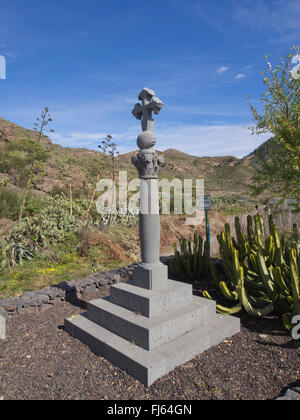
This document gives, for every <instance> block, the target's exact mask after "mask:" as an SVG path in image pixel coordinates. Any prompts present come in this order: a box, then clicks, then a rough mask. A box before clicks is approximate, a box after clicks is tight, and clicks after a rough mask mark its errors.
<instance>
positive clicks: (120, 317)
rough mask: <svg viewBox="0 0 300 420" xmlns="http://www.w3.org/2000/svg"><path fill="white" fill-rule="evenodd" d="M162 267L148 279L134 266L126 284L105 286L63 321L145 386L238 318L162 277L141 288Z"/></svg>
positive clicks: (232, 328)
mask: <svg viewBox="0 0 300 420" xmlns="http://www.w3.org/2000/svg"><path fill="white" fill-rule="evenodd" d="M163 267H164V269H163V270H162V271H160V270H159V269H158V271H157V272H156V271H152V272H151V276H147V275H145V273H144V272H143V271H140V268H138V270H137V273H135V275H136V278H135V279H133V280H132V281H131V282H129V283H121V284H118V285H113V286H111V288H110V297H109V298H106V299H96V300H94V301H91V302H88V308H87V312H85V313H83V314H81V315H75V316H73V317H70V318H67V319H66V320H65V330H66V331H67V332H69V334H71V335H72V336H73V337H75V338H78V339H80V340H81V341H82V342H84V343H85V344H87V345H88V346H89V347H90V348H91V350H92V351H93V352H95V353H96V354H98V355H100V356H102V357H105V358H106V359H107V360H109V361H110V362H112V363H113V364H115V365H116V366H118V367H120V368H121V369H123V370H125V371H126V372H127V373H129V374H130V375H132V376H134V377H135V378H136V379H138V380H139V381H140V382H142V383H143V384H144V385H146V386H150V385H151V384H152V383H153V382H154V381H155V380H156V379H158V378H160V377H161V376H162V375H164V374H166V373H168V372H169V371H171V370H173V369H174V368H175V367H176V366H178V365H180V364H182V363H185V362H186V361H187V360H189V359H191V358H193V357H194V356H196V355H197V354H199V353H201V352H203V351H205V350H207V349H208V348H209V347H211V346H213V345H215V344H218V343H220V342H221V341H222V340H223V339H225V338H226V337H229V336H231V335H233V334H235V333H237V332H239V331H240V322H239V319H238V318H235V317H231V316H221V315H217V314H216V304H215V302H213V301H210V300H207V299H204V298H200V297H196V296H193V293H192V286H191V285H188V284H185V283H181V282H176V281H173V280H168V279H167V280H166V283H164V286H162V287H159V288H156V287H155V288H154V289H152V290H150V289H149V287H144V286H145V285H148V282H150V280H151V281H152V282H153V283H154V284H159V280H160V279H161V278H162V277H161V276H163V274H162V273H165V272H166V271H165V269H166V268H167V267H165V266H163ZM141 273H142V275H141V276H140V274H141ZM149 277H150V278H149ZM141 279H142V280H141ZM136 282H141V287H139V286H137V285H136V284H135V283H136ZM99 374H101V372H99Z"/></svg>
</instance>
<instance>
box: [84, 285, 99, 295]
mask: <svg viewBox="0 0 300 420" xmlns="http://www.w3.org/2000/svg"><path fill="white" fill-rule="evenodd" d="M96 291H97V287H96V285H95V284H91V285H90V286H88V287H87V288H86V289H85V290H84V292H85V293H86V294H87V295H93V294H94V293H96Z"/></svg>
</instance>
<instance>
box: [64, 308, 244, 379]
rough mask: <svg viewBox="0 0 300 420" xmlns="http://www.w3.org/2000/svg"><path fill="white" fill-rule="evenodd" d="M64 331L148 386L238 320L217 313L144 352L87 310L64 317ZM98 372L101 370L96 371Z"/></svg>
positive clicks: (213, 342)
mask: <svg viewBox="0 0 300 420" xmlns="http://www.w3.org/2000/svg"><path fill="white" fill-rule="evenodd" d="M65 331H67V332H68V333H69V334H70V335H71V336H72V337H75V338H77V339H79V340H81V341H82V342H83V343H85V344H87V345H88V346H89V347H90V348H91V350H92V351H93V352H94V353H96V354H97V355H100V356H102V357H104V358H105V359H107V360H109V361H110V362H111V363H113V364H115V365H116V366H118V367H119V368H121V369H123V370H125V371H126V372H127V373H128V374H130V375H132V376H133V377H134V378H136V379H138V380H139V381H140V382H142V383H143V384H144V385H146V386H150V385H151V384H152V383H153V382H154V381H155V380H156V379H158V378H160V377H161V376H162V375H165V374H166V373H168V372H169V371H171V370H173V369H174V368H175V367H176V366H179V365H181V364H182V363H185V362H186V361H188V360H189V359H191V358H193V357H194V356H196V355H197V354H199V353H202V352H203V351H205V350H207V349H208V348H209V347H211V346H213V345H216V344H218V343H220V342H221V341H222V340H224V339H225V338H226V337H229V336H231V335H233V334H236V333H238V332H239V331H240V320H239V319H238V318H235V317H231V316H222V315H216V317H215V318H214V319H213V320H212V322H211V323H210V324H209V325H206V326H201V327H198V328H194V329H193V330H191V331H189V332H187V333H185V334H182V335H180V336H179V337H177V338H176V339H174V340H172V341H170V342H169V343H167V344H163V345H161V346H159V347H157V348H156V349H154V350H151V351H147V350H145V349H143V348H141V347H139V346H137V345H135V344H132V343H130V342H129V341H127V340H125V339H123V338H122V337H119V336H118V335H116V334H113V333H112V332H110V331H108V330H107V329H105V328H103V327H101V326H99V325H98V324H96V323H94V322H93V321H91V320H90V319H88V318H87V316H86V313H85V314H81V315H75V316H73V317H69V318H66V319H65ZM99 374H100V375H101V372H99Z"/></svg>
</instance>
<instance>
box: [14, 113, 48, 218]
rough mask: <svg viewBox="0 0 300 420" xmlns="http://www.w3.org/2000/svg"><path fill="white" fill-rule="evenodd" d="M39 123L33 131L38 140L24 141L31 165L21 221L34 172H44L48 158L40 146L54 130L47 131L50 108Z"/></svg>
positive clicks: (24, 149) (23, 147) (23, 146)
mask: <svg viewBox="0 0 300 420" xmlns="http://www.w3.org/2000/svg"><path fill="white" fill-rule="evenodd" d="M36 120H37V122H36V123H35V124H34V126H33V129H34V131H36V132H37V133H38V136H37V139H36V140H34V139H30V138H28V139H24V141H22V150H23V151H26V152H28V154H29V156H30V159H31V164H30V170H29V176H28V180H27V184H26V187H25V192H24V197H23V200H22V203H21V207H20V212H19V220H21V219H22V217H23V212H24V208H25V204H26V200H27V197H28V192H29V191H30V189H31V187H32V182H33V177H34V172H35V170H36V172H39V171H41V170H42V166H41V162H43V161H45V160H46V159H47V158H48V154H47V153H46V152H45V149H44V148H43V146H42V145H41V144H40V140H41V138H42V137H43V136H44V135H45V134H44V133H45V131H49V132H51V133H53V132H54V130H52V129H51V130H46V126H47V125H48V124H49V123H51V122H52V118H51V117H50V114H49V108H47V107H45V108H44V110H43V111H42V112H41V115H40V118H37V119H36Z"/></svg>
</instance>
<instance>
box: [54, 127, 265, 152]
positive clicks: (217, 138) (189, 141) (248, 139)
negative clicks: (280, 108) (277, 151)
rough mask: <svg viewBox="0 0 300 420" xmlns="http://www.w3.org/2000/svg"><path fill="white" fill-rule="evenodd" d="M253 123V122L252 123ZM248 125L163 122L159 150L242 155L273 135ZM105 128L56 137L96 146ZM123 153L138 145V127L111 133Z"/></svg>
mask: <svg viewBox="0 0 300 420" xmlns="http://www.w3.org/2000/svg"><path fill="white" fill-rule="evenodd" d="M249 125H250V124H249ZM247 127H248V125H247V124H245V125H233V124H232V125H229V124H227V125H226V124H220V125H217V124H216V125H191V124H190V125H188V124H179V123H176V122H170V123H168V124H160V126H158V127H157V130H156V137H157V144H156V148H157V149H158V150H166V149H170V148H172V149H177V150H180V151H182V152H185V153H188V154H191V155H195V156H225V155H234V156H237V157H243V156H245V155H247V154H249V153H251V152H252V151H253V150H254V149H255V148H257V147H258V146H259V145H260V144H261V143H263V142H264V141H265V140H267V139H268V138H269V137H270V136H271V135H270V134H263V135H261V136H254V135H251V132H250V130H249V129H248V128H247ZM106 134H107V133H104V132H86V133H84V132H72V133H69V134H65V135H64V134H63V133H59V134H58V133H56V134H55V135H54V136H53V140H54V141H55V142H58V143H59V144H61V145H63V146H67V147H78V148H81V147H83V148H88V149H93V150H97V145H98V140H100V139H103V138H104V137H105V136H106ZM111 134H112V136H113V139H114V141H115V142H116V143H117V146H118V150H119V151H120V152H121V153H126V152H130V151H133V150H136V149H137V146H136V138H137V135H138V134H139V129H138V128H137V127H135V126H132V127H129V128H128V129H127V130H126V131H124V132H122V133H111Z"/></svg>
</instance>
